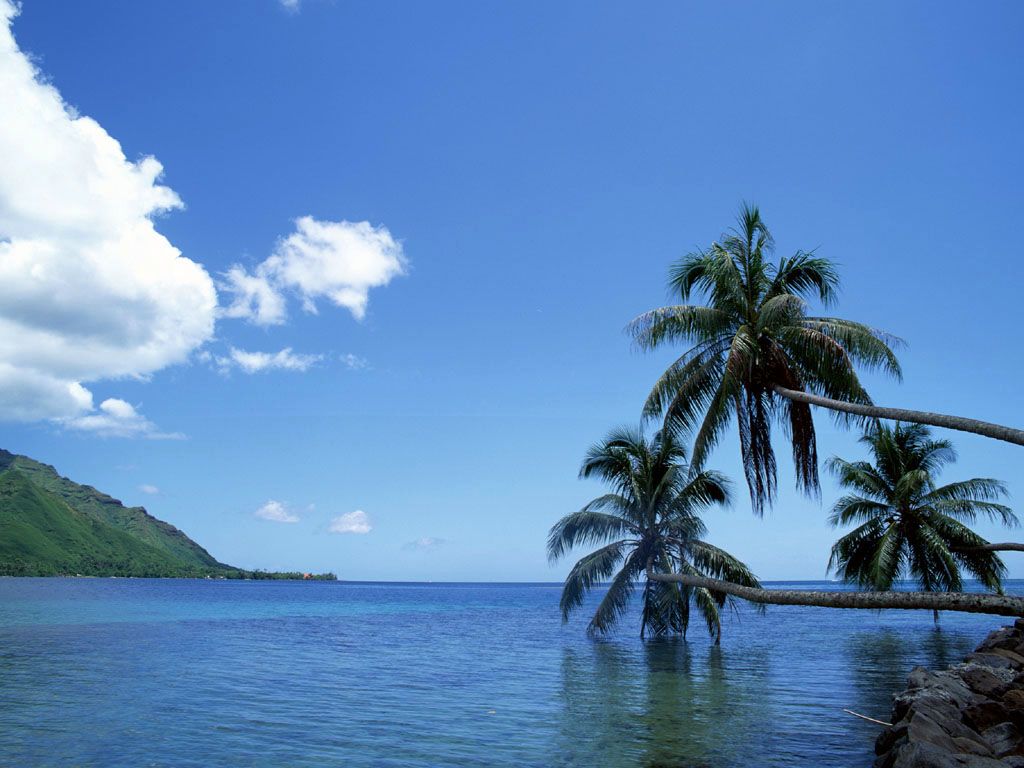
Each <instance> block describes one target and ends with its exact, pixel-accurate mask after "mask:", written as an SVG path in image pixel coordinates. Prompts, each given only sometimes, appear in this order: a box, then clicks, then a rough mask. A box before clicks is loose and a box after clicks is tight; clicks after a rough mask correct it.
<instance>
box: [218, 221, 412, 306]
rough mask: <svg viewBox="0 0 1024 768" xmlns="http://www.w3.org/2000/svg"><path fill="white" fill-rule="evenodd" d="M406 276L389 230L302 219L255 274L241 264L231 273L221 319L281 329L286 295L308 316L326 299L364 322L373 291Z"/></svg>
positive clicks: (366, 224)
mask: <svg viewBox="0 0 1024 768" xmlns="http://www.w3.org/2000/svg"><path fill="white" fill-rule="evenodd" d="M405 271H406V260H405V256H404V254H403V252H402V245H401V243H399V242H398V241H396V240H395V239H394V238H393V237H392V236H391V233H390V232H389V231H388V229H387V228H386V227H374V226H372V225H371V224H370V223H369V222H366V221H360V222H349V221H318V220H316V219H314V218H313V217H312V216H303V217H301V218H299V219H297V220H296V222H295V231H294V232H293V233H292V234H290V235H288V236H287V237H285V238H283V239H282V240H281V241H279V242H278V244H277V248H276V249H275V250H274V252H273V254H271V256H270V257H269V258H267V259H266V260H265V261H264V262H262V263H261V264H259V265H258V266H257V267H256V269H255V270H254V272H253V273H252V274H250V273H249V272H248V271H246V269H245V268H244V267H242V266H240V265H235V266H233V267H232V268H231V269H230V270H228V272H227V273H226V274H225V275H224V280H223V282H222V283H221V285H222V287H223V288H224V289H225V290H226V291H227V292H229V293H232V294H233V295H234V299H233V301H232V303H231V304H230V305H228V307H227V308H226V309H224V310H223V314H224V316H226V317H241V318H245V319H247V320H249V321H250V322H253V323H256V324H257V325H279V324H281V323H283V322H284V321H285V318H286V315H287V309H286V306H285V298H284V296H285V294H286V293H292V294H295V295H296V296H297V297H298V298H299V299H300V300H301V301H302V307H303V309H304V310H305V311H306V312H311V313H313V314H316V312H317V301H318V300H320V299H326V300H327V301H330V302H331V303H333V304H335V305H336V306H338V307H343V308H345V309H347V310H349V311H350V312H351V313H352V316H353V317H355V318H356V319H357V320H361V319H363V317H364V316H365V315H366V307H367V304H368V303H369V300H370V289H371V288H379V287H382V286H385V285H387V284H388V283H390V282H391V280H392V279H394V278H395V277H398V276H400V275H404V274H405Z"/></svg>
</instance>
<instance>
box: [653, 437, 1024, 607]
mask: <svg viewBox="0 0 1024 768" xmlns="http://www.w3.org/2000/svg"><path fill="white" fill-rule="evenodd" d="M862 440H863V442H865V443H867V444H868V445H869V446H870V448H871V452H872V454H873V457H874V463H873V464H872V463H869V462H866V461H858V462H848V461H844V460H842V459H838V458H834V459H832V460H831V461H829V463H828V466H829V468H830V469H831V470H832V471H833V472H834V473H835V474H836V475H837V476H838V478H839V482H840V483H841V484H842V485H844V486H846V487H847V488H849V489H850V490H851V491H853V493H850V494H849V495H846V496H844V497H842V498H841V499H839V501H838V502H836V504H835V506H834V507H833V509H832V516H831V522H832V523H833V525H837V526H838V525H847V524H850V523H859V524H860V525H859V526H858V527H857V528H856V529H854V530H853V531H851V532H850V533H848V534H846V535H845V536H843V537H842V538H841V539H840V540H839V541H838V542H836V544H835V546H834V547H833V548H832V557H831V559H830V560H829V568H830V569H832V568H833V567H835V568H836V569H837V570H838V572H839V574H840V575H841V576H842V577H843V578H844V579H846V580H847V581H850V582H853V583H855V584H857V585H859V586H861V587H869V588H872V589H874V590H879V591H872V592H861V591H852V592H851V591H831V592H822V591H812V590H788V589H758V588H752V587H749V586H746V585H741V584H729V583H727V582H725V581H721V580H718V579H710V578H707V577H695V576H693V575H691V574H686V573H670V574H666V573H655V572H653V571H648V573H647V577H648V579H650V580H653V581H660V582H662V583H667V584H680V585H683V586H689V587H692V588H695V589H696V588H703V589H708V590H712V591H718V592H724V593H726V594H729V595H732V596H734V597H739V598H743V599H745V600H750V601H752V602H756V603H759V604H761V605H807V606H817V607H822V608H865V609H882V608H898V609H928V610H931V611H933V613H934V614H935V615H936V616H937V615H938V611H940V610H948V611H963V612H966V613H986V614H998V615H1001V616H1024V598H1021V597H1016V596H1012V595H1004V594H1002V590H1001V588H1000V581H1001V578H1002V576H1003V574H1004V573H1005V568H1004V566H1003V563H1002V561H1001V560H1000V558H999V556H998V555H996V554H994V551H996V550H1002V549H1018V550H1019V549H1024V547H1022V546H1021V545H1020V544H989V543H988V542H986V541H985V540H984V539H983V538H982V537H980V536H979V535H978V534H976V533H974V532H973V531H972V530H970V528H968V527H967V526H966V525H965V522H967V523H970V522H973V521H974V520H976V519H977V518H978V517H979V516H980V515H984V516H986V517H989V518H991V519H993V520H998V521H999V522H1002V523H1003V524H1004V525H1007V526H1011V525H1016V524H1017V518H1016V516H1015V515H1014V514H1013V512H1012V511H1010V509H1009V508H1008V507H1006V506H1004V505H1003V504H1000V503H998V499H1001V498H1002V497H1003V496H1004V495H1005V494H1006V488H1005V486H1004V485H1003V483H1001V482H1000V481H998V480H992V479H989V478H975V479H973V480H964V481H961V482H956V483H949V484H947V485H943V486H939V485H937V483H936V481H935V476H936V475H937V474H938V471H939V470H940V469H941V467H942V466H943V465H945V464H948V463H950V462H952V461H954V460H955V459H956V454H955V452H954V451H953V448H952V446H951V445H950V443H949V442H948V441H946V440H933V439H932V438H931V437H930V435H929V431H928V429H927V428H926V427H924V426H921V425H917V424H914V425H909V426H907V425H902V424H897V425H896V426H895V427H888V426H884V425H882V424H880V423H876V424H875V425H874V426H873V427H872V429H870V430H869V431H868V432H867V433H866V434H865V435H864V437H863V438H862ZM962 570H964V571H967V572H968V573H970V574H971V575H972V576H974V577H975V578H977V579H978V580H979V581H981V582H982V583H983V584H984V585H985V586H986V587H988V588H989V589H992V590H995V591H996V593H997V594H984V593H962V592H960V590H961V589H962V588H963V581H962V578H961V575H960V574H961V571H962ZM904 576H910V577H911V578H913V579H915V580H916V581H917V582H918V583H919V584H920V586H921V588H922V590H923V591H919V592H894V591H891V590H892V588H893V586H894V585H895V583H896V581H897V580H898V579H900V578H901V577H904Z"/></svg>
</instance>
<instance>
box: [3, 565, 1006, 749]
mask: <svg viewBox="0 0 1024 768" xmlns="http://www.w3.org/2000/svg"><path fill="white" fill-rule="evenodd" d="M799 586H802V587H813V586H817V588H834V586H835V585H831V584H819V585H812V584H807V583H803V584H800V585H799ZM1009 586H1010V589H1011V590H1012V591H1015V592H1016V591H1019V590H1020V588H1021V587H1022V586H1024V584H1021V583H1014V584H1011V585H1009ZM558 594H559V587H558V586H557V585H538V584H429V585H424V584H419V585H412V584H406V585H403V584H341V583H326V582H313V583H309V582H307V583H296V582H229V581H195V580H136V579H132V580H125V579H10V578H6V579H5V578H0V765H2V766H17V767H19V768H20V767H22V766H61V767H62V768H63V767H64V766H104V767H107V766H110V767H115V766H125V767H126V768H127V767H128V766H131V767H132V768H136V767H138V766H196V767H197V768H198V767H199V766H203V767H204V768H211V767H220V766H224V767H225V768H227V767H228V766H230V767H231V768H234V767H235V766H288V767H289V768H291V767H293V766H294V767H295V768H314V767H315V768H321V767H323V766H395V767H397V766H409V767H412V766H416V767H423V768H426V767H428V766H431V767H432V766H537V767H538V768H542V767H544V768H546V767H548V766H566V767H567V766H610V767H615V768H618V767H619V766H650V767H651V768H654V767H659V768H668V767H670V766H676V767H683V766H713V767H714V768H726V767H731V766H792V765H807V766H867V765H870V763H871V760H872V758H873V753H872V744H873V740H874V737H875V735H876V734H877V728H876V727H875V726H873V725H871V724H870V723H865V722H863V721H860V720H857V719H855V718H853V717H851V716H849V715H847V714H844V713H843V712H842V709H843V708H848V709H852V710H855V711H857V712H862V713H864V714H867V715H871V716H874V717H880V718H881V719H886V718H887V717H888V712H889V698H890V695H891V694H892V693H893V692H894V691H895V690H897V689H899V688H901V687H903V685H904V682H905V679H906V675H907V673H908V672H909V671H910V669H911V667H912V666H914V665H915V664H925V665H929V666H943V665H946V664H949V663H952V662H954V661H957V660H958V659H959V657H960V656H962V655H963V654H964V653H966V652H968V651H969V650H970V649H971V648H973V647H974V645H976V644H977V643H978V641H980V639H981V638H982V637H983V636H984V635H985V634H986V633H987V632H988V631H989V630H990V629H992V628H993V627H995V626H998V625H999V624H1001V623H1005V621H1004V620H1001V619H1000V618H998V617H979V616H962V615H954V614H945V615H943V618H942V621H941V624H940V627H941V628H940V629H939V630H936V629H935V628H934V626H933V625H932V621H931V616H930V614H926V613H921V612H916V613H907V612H883V613H877V612H869V611H830V610H825V609H808V608H785V607H772V608H770V609H769V611H768V613H767V615H765V616H759V615H756V614H755V613H754V612H753V611H751V610H750V609H748V608H746V607H744V606H740V607H739V610H738V611H737V612H736V613H735V614H734V615H732V616H730V617H729V619H728V620H727V622H726V624H725V637H724V639H723V644H722V646H721V648H715V647H714V646H713V645H712V644H711V643H710V641H709V640H708V639H707V637H706V636H702V635H701V634H700V628H699V627H697V626H695V627H693V630H692V631H691V638H690V640H689V641H688V642H681V641H657V642H647V643H642V642H641V641H640V640H639V638H638V637H637V636H636V635H637V628H636V627H634V626H631V625H628V626H624V627H623V628H622V630H621V631H620V632H619V633H617V634H616V635H615V636H613V637H612V638H610V639H607V640H602V641H595V640H592V639H589V638H587V637H586V635H585V632H584V624H585V618H586V617H585V616H582V615H581V616H580V617H579V621H576V622H573V623H571V624H569V625H568V626H562V625H561V623H560V620H559V616H558Z"/></svg>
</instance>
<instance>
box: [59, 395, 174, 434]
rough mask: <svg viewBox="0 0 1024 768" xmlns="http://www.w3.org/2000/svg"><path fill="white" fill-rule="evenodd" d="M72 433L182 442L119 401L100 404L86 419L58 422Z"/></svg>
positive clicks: (76, 418) (60, 420)
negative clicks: (79, 432)
mask: <svg viewBox="0 0 1024 768" xmlns="http://www.w3.org/2000/svg"><path fill="white" fill-rule="evenodd" d="M59 423H60V424H62V425H63V426H65V427H67V428H69V429H76V430H79V431H81V432H92V433H94V434H97V435H99V436H100V437H146V438H149V439H150V440H183V439H184V437H185V436H184V435H183V434H181V433H180V432H161V431H160V430H159V429H157V427H156V425H155V424H154V423H153V422H151V421H150V420H149V419H147V418H146V417H144V416H143V415H142V414H141V413H139V412H138V411H136V410H135V406H133V405H132V404H131V403H127V402H125V401H124V400H119V399H118V398H116V397H111V398H108V399H106V400H104V401H103V402H102V403H100V407H99V409H98V410H97V411H94V412H92V413H87V414H85V415H83V416H73V417H70V418H64V419H59Z"/></svg>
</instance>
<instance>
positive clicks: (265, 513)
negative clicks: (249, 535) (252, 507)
mask: <svg viewBox="0 0 1024 768" xmlns="http://www.w3.org/2000/svg"><path fill="white" fill-rule="evenodd" d="M253 514H254V515H256V517H259V518H262V519H264V520H271V521H273V522H275V523H297V522H299V516H298V515H296V514H295V513H293V512H292V511H291V510H289V509H288V507H287V505H285V504H283V503H281V502H280V501H274V500H273V499H270V501H268V502H267V503H266V504H264V505H263V506H262V507H260V508H259V509H257V510H256V511H255V512H254V513H253Z"/></svg>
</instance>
